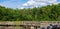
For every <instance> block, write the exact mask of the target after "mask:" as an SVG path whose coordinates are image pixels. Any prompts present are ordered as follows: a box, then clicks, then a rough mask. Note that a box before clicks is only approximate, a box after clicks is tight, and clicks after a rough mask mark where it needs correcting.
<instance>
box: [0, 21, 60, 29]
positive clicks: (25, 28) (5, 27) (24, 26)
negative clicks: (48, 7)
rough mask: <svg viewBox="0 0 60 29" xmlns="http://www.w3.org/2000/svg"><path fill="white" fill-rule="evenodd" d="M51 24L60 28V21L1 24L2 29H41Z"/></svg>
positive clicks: (0, 28)
mask: <svg viewBox="0 0 60 29" xmlns="http://www.w3.org/2000/svg"><path fill="white" fill-rule="evenodd" d="M50 24H52V25H58V26H60V21H19V22H8V21H7V22H0V29H41V28H42V27H45V29H47V26H49V25H50Z"/></svg>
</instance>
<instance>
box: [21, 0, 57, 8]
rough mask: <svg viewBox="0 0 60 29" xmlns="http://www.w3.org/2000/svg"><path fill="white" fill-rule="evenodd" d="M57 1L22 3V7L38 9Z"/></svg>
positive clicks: (42, 0) (33, 0) (36, 0)
mask: <svg viewBox="0 0 60 29" xmlns="http://www.w3.org/2000/svg"><path fill="white" fill-rule="evenodd" d="M57 3H58V2H57V0H29V1H28V2H26V3H24V4H23V5H22V6H23V7H24V6H26V7H28V6H31V7H39V6H45V5H48V4H57Z"/></svg>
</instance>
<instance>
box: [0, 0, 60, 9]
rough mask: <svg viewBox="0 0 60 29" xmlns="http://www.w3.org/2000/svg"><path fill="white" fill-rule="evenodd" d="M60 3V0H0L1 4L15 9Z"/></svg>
mask: <svg viewBox="0 0 60 29" xmlns="http://www.w3.org/2000/svg"><path fill="white" fill-rule="evenodd" d="M58 3H60V0H0V5H2V6H5V7H8V8H14V9H15V8H19V9H23V8H33V7H40V6H46V5H49V4H58Z"/></svg>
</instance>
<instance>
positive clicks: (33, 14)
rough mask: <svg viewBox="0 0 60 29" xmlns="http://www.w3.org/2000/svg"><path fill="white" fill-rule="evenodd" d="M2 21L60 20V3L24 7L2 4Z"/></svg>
mask: <svg viewBox="0 0 60 29" xmlns="http://www.w3.org/2000/svg"><path fill="white" fill-rule="evenodd" d="M0 21H60V4H52V5H47V6H42V7H38V8H36V7H34V8H24V9H13V8H6V7H4V6H1V5H0Z"/></svg>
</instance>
